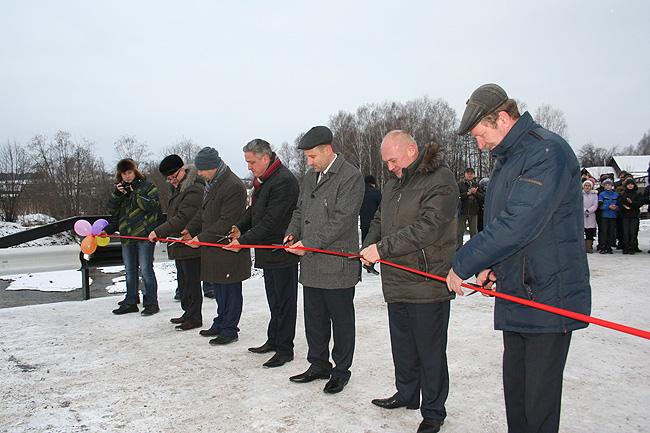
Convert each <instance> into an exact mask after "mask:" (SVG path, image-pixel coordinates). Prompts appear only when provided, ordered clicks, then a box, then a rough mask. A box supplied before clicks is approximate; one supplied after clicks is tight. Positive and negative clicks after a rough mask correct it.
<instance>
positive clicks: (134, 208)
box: [104, 178, 162, 245]
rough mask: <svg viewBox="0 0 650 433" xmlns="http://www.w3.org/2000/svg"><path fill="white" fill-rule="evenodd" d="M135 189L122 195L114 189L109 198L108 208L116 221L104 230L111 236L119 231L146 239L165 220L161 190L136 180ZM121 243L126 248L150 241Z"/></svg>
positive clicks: (121, 233) (129, 240)
mask: <svg viewBox="0 0 650 433" xmlns="http://www.w3.org/2000/svg"><path fill="white" fill-rule="evenodd" d="M132 186H133V192H129V193H128V194H122V193H121V192H120V191H118V190H117V189H115V191H113V193H112V194H111V197H110V198H109V199H108V204H107V205H106V208H107V210H108V213H109V214H111V215H113V218H112V220H111V222H110V223H109V224H108V226H106V228H105V229H104V230H105V231H106V233H107V234H109V235H110V234H111V233H114V232H115V231H119V232H120V235H122V236H138V237H147V236H149V233H151V231H152V230H153V229H155V228H156V227H157V226H158V221H159V219H161V218H162V210H161V208H160V199H159V198H158V190H157V189H156V187H155V186H154V184H153V183H151V182H149V181H148V180H145V179H137V178H136V179H135V180H134V181H133V183H132ZM121 241H122V244H124V245H132V244H134V243H138V242H149V240H148V239H147V240H145V239H124V238H122V239H121Z"/></svg>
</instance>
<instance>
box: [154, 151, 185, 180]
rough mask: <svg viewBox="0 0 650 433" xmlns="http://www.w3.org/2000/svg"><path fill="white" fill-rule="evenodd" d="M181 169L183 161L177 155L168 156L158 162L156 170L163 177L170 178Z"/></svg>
mask: <svg viewBox="0 0 650 433" xmlns="http://www.w3.org/2000/svg"><path fill="white" fill-rule="evenodd" d="M181 168H183V159H182V158H181V157H180V156H178V155H169V156H166V157H165V159H163V160H162V161H160V166H159V167H158V170H159V171H160V174H162V175H163V176H164V177H167V176H171V175H172V174H174V173H176V172H177V171H178V170H180V169H181Z"/></svg>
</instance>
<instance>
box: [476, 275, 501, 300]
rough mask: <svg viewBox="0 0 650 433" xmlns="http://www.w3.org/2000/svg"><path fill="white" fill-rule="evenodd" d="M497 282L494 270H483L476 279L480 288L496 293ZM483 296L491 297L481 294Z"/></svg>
mask: <svg viewBox="0 0 650 433" xmlns="http://www.w3.org/2000/svg"><path fill="white" fill-rule="evenodd" d="M496 281H497V277H496V275H494V272H492V269H483V270H482V271H481V272H479V273H478V276H477V277H476V284H478V285H479V286H481V287H483V288H484V289H486V290H493V291H496V287H494V283H495V282H496ZM481 294H482V295H483V296H488V297H489V296H490V295H486V294H485V293H481Z"/></svg>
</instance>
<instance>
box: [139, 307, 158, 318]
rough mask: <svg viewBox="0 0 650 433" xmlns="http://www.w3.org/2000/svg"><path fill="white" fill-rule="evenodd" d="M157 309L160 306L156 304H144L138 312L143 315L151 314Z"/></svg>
mask: <svg viewBox="0 0 650 433" xmlns="http://www.w3.org/2000/svg"><path fill="white" fill-rule="evenodd" d="M159 311H160V308H159V307H158V306H157V305H145V306H144V308H143V309H142V313H140V314H141V315H143V316H153V315H154V314H156V313H157V312H159Z"/></svg>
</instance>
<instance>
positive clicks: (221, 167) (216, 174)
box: [203, 160, 228, 204]
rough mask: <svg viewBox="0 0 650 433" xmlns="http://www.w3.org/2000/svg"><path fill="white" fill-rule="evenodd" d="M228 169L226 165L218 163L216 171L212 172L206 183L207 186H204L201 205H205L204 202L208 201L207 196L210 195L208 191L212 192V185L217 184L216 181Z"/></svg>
mask: <svg viewBox="0 0 650 433" xmlns="http://www.w3.org/2000/svg"><path fill="white" fill-rule="evenodd" d="M227 168H228V165H226V163H225V162H223V160H221V161H219V165H218V166H217V171H215V172H214V174H213V175H212V177H211V178H210V180H209V181H208V184H207V185H206V186H205V190H203V204H205V202H206V200H207V199H208V194H210V191H212V188H213V187H214V185H215V184H216V183H217V179H219V177H221V175H223V174H224V173H225V172H226V169H227Z"/></svg>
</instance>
